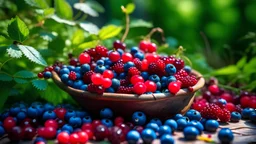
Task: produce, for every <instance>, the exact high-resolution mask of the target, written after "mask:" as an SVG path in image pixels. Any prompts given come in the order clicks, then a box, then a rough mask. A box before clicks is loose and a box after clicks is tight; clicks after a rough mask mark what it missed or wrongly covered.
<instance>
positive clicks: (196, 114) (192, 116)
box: [185, 109, 201, 121]
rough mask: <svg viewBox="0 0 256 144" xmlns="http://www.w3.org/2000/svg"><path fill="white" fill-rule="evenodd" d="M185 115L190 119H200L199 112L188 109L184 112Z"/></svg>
mask: <svg viewBox="0 0 256 144" xmlns="http://www.w3.org/2000/svg"><path fill="white" fill-rule="evenodd" d="M185 116H187V117H188V118H189V119H190V120H197V121H199V120H200V119H201V114H200V112H198V111H196V110H194V109H190V110H189V111H187V112H186V114H185Z"/></svg>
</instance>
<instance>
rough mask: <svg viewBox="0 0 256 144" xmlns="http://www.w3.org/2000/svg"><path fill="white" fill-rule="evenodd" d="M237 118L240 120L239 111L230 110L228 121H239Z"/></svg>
mask: <svg viewBox="0 0 256 144" xmlns="http://www.w3.org/2000/svg"><path fill="white" fill-rule="evenodd" d="M239 120H241V114H240V113H239V112H232V113H231V118H230V121H231V122H239Z"/></svg>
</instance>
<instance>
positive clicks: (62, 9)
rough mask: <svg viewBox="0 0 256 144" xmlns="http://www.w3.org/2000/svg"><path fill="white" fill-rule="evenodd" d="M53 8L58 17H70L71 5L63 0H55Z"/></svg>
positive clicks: (71, 12) (71, 15)
mask: <svg viewBox="0 0 256 144" xmlns="http://www.w3.org/2000/svg"><path fill="white" fill-rule="evenodd" d="M54 2H55V10H56V13H57V15H58V16H59V17H61V18H64V19H68V20H70V19H72V17H73V11H72V8H71V6H70V5H69V4H68V2H66V1H65V0H55V1H54Z"/></svg>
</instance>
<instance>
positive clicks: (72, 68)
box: [67, 65, 75, 71]
mask: <svg viewBox="0 0 256 144" xmlns="http://www.w3.org/2000/svg"><path fill="white" fill-rule="evenodd" d="M67 68H68V69H69V70H70V71H75V66H72V65H69V66H67Z"/></svg>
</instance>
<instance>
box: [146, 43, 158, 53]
mask: <svg viewBox="0 0 256 144" xmlns="http://www.w3.org/2000/svg"><path fill="white" fill-rule="evenodd" d="M156 49H157V46H156V44H155V43H150V44H149V45H148V52H149V53H152V52H156Z"/></svg>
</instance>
